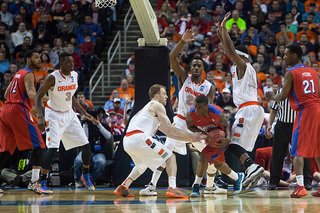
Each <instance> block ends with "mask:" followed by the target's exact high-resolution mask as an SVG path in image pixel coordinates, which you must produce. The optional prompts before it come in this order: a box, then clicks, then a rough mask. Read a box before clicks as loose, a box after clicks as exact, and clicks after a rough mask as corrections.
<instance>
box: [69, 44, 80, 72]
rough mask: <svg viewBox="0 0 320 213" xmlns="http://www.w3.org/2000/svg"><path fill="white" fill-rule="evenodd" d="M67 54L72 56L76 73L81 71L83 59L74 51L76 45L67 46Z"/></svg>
mask: <svg viewBox="0 0 320 213" xmlns="http://www.w3.org/2000/svg"><path fill="white" fill-rule="evenodd" d="M67 52H68V53H70V54H71V55H72V58H73V63H74V69H75V70H76V71H80V70H81V67H82V61H81V57H80V56H79V55H78V54H77V53H76V52H75V51H74V44H73V43H68V44H67Z"/></svg>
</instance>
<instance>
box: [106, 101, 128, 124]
mask: <svg viewBox="0 0 320 213" xmlns="http://www.w3.org/2000/svg"><path fill="white" fill-rule="evenodd" d="M120 106H121V100H120V98H114V99H113V108H112V109H109V110H108V113H109V114H112V113H115V114H116V115H117V116H118V114H119V116H120V117H118V121H119V120H120V119H121V118H123V114H124V111H123V109H121V108H120ZM119 118H120V119H119ZM121 123H122V122H120V124H121Z"/></svg>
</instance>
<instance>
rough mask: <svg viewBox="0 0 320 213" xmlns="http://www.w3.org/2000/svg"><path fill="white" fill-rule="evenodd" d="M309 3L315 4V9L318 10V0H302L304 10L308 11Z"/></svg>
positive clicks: (319, 10) (319, 5) (319, 8)
mask: <svg viewBox="0 0 320 213" xmlns="http://www.w3.org/2000/svg"><path fill="white" fill-rule="evenodd" d="M310 3H314V4H315V5H316V11H318V12H320V1H319V0H307V1H305V2H304V12H309V11H310V9H309V7H310Z"/></svg>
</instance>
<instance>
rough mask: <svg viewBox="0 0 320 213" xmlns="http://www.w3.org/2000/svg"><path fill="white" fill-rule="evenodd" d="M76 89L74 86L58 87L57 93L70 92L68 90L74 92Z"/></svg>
mask: <svg viewBox="0 0 320 213" xmlns="http://www.w3.org/2000/svg"><path fill="white" fill-rule="evenodd" d="M75 89H77V85H76V84H72V85H68V86H58V91H59V92H61V91H70V90H75Z"/></svg>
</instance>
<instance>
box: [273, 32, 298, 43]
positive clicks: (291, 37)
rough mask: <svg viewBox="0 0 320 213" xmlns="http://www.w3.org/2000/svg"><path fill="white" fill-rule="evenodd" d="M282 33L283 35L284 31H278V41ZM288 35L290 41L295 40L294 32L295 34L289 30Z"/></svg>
mask: <svg viewBox="0 0 320 213" xmlns="http://www.w3.org/2000/svg"><path fill="white" fill-rule="evenodd" d="M280 35H283V33H282V32H278V33H277V34H276V40H277V41H278V38H279V36H280ZM287 36H288V38H289V40H290V41H293V40H294V34H293V32H290V31H287Z"/></svg>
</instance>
